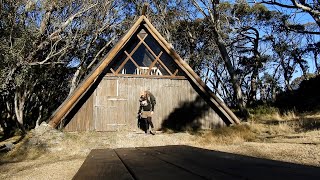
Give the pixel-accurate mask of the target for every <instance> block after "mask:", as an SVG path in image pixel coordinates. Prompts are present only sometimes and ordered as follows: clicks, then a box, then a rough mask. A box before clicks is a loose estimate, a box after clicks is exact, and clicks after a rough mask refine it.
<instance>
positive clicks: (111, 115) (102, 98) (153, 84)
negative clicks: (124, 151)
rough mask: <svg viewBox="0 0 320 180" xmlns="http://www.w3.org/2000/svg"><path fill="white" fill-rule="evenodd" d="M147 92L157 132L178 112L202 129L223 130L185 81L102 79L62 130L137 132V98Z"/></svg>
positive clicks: (220, 123)
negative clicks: (150, 96)
mask: <svg viewBox="0 0 320 180" xmlns="http://www.w3.org/2000/svg"><path fill="white" fill-rule="evenodd" d="M148 89H149V90H150V92H151V93H152V94H154V96H155V97H156V101H157V104H156V106H155V113H154V116H153V123H154V125H155V128H156V129H159V128H161V127H162V125H163V123H164V121H166V122H167V123H168V122H169V124H170V121H171V119H172V118H175V117H177V116H176V113H178V114H179V112H182V113H184V112H185V114H184V115H185V116H186V117H187V118H188V117H193V120H194V122H196V123H197V124H200V126H201V128H203V129H211V128H214V127H220V126H225V123H224V122H223V120H222V119H221V118H220V117H219V116H218V115H217V114H216V112H215V111H214V110H212V109H211V108H209V107H208V105H207V104H206V102H205V101H204V100H203V98H201V97H200V96H199V95H198V93H197V92H196V91H195V90H194V88H193V87H192V86H191V84H190V83H189V81H188V80H187V79H161V78H142V77H109V76H105V77H104V78H103V79H102V81H101V82H100V84H99V85H98V87H97V88H96V90H95V91H94V92H93V93H92V94H91V96H90V97H89V99H88V100H87V101H86V102H85V103H84V104H83V106H82V107H81V108H80V110H79V111H78V112H77V113H76V115H75V116H74V117H73V118H72V120H71V121H70V123H69V124H68V125H67V126H66V129H65V130H67V131H86V130H96V131H117V130H138V128H137V112H138V109H139V101H138V100H139V95H140V92H141V91H143V90H148ZM193 107H200V109H196V108H193ZM199 112H200V113H199ZM177 121H180V119H179V120H177ZM178 123H179V122H178Z"/></svg>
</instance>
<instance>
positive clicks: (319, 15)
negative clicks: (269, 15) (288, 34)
mask: <svg viewBox="0 0 320 180" xmlns="http://www.w3.org/2000/svg"><path fill="white" fill-rule="evenodd" d="M255 2H257V3H264V4H269V5H275V6H277V7H281V8H284V9H289V10H293V12H292V13H293V14H301V13H306V14H308V15H310V16H311V17H312V18H313V19H314V21H315V23H316V24H317V25H318V28H317V29H316V30H315V31H309V30H307V29H305V24H301V23H287V22H284V23H283V24H284V25H285V27H286V28H287V29H288V30H291V31H295V32H298V33H309V34H320V29H319V28H320V2H319V1H318V0H288V1H281V0H260V1H255Z"/></svg>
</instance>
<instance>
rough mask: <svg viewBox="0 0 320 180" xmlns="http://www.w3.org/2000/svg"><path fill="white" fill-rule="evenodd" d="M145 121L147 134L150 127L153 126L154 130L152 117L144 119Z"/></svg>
mask: <svg viewBox="0 0 320 180" xmlns="http://www.w3.org/2000/svg"><path fill="white" fill-rule="evenodd" d="M143 120H144V122H145V132H147V131H148V129H149V126H151V128H153V123H152V119H151V117H147V118H143Z"/></svg>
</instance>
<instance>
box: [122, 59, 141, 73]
mask: <svg viewBox="0 0 320 180" xmlns="http://www.w3.org/2000/svg"><path fill="white" fill-rule="evenodd" d="M136 69H137V67H136V66H135V65H134V64H133V62H132V61H131V60H129V61H128V62H127V63H126V64H125V65H124V67H123V68H122V70H121V71H119V74H135V73H136Z"/></svg>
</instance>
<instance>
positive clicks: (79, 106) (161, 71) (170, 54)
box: [49, 15, 239, 131]
mask: <svg viewBox="0 0 320 180" xmlns="http://www.w3.org/2000/svg"><path fill="white" fill-rule="evenodd" d="M142 90H150V92H151V93H152V94H153V95H154V96H155V97H156V102H157V104H156V107H155V113H154V116H153V123H154V125H155V128H156V129H161V128H172V129H175V130H183V129H188V128H192V129H211V128H214V127H221V126H226V125H230V124H238V123H239V120H238V118H237V117H236V116H235V115H234V114H233V113H232V111H230V109H229V108H228V107H227V106H226V105H225V104H224V103H223V102H222V101H220V100H219V99H218V98H217V97H216V96H215V95H214V94H213V93H212V92H211V91H210V89H209V88H208V87H207V86H206V85H205V84H204V83H203V82H202V81H201V79H200V77H199V76H198V75H197V74H196V73H195V72H194V71H193V70H192V69H191V68H190V66H189V65H188V64H187V63H186V62H185V61H183V60H182V59H181V58H180V57H179V55H178V54H177V53H176V52H175V51H174V49H173V48H172V47H171V46H170V45H169V43H168V42H167V41H166V40H165V39H164V38H163V37H162V36H161V35H160V34H159V32H158V31H157V30H156V29H155V28H154V27H153V26H152V24H151V23H150V21H149V20H148V19H147V18H146V17H145V16H144V15H142V16H140V18H139V19H138V20H137V21H136V22H135V23H134V25H133V26H132V27H131V29H130V30H129V31H128V32H127V34H125V35H124V36H123V37H122V39H121V40H120V41H119V42H118V43H117V44H116V45H115V46H114V48H113V49H111V50H110V52H109V53H108V54H107V56H106V57H105V58H104V59H103V60H102V61H101V62H100V63H99V64H98V65H97V66H96V68H95V69H93V70H92V72H91V74H89V75H88V76H87V78H86V79H85V80H84V81H83V82H82V83H81V84H80V85H79V86H78V88H77V89H76V90H75V91H74V93H73V94H72V95H70V96H69V97H68V98H67V99H66V100H65V102H63V103H62V104H61V106H60V107H59V108H58V109H57V110H56V111H55V112H54V114H53V115H52V116H51V118H50V119H49V124H50V125H52V126H53V127H57V126H58V125H63V126H64V127H65V130H67V131H115V130H134V129H137V112H138V108H139V101H138V100H139V95H140V92H141V91H142Z"/></svg>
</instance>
